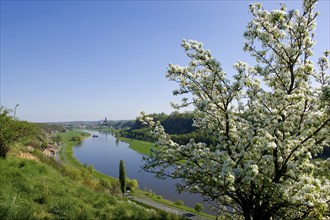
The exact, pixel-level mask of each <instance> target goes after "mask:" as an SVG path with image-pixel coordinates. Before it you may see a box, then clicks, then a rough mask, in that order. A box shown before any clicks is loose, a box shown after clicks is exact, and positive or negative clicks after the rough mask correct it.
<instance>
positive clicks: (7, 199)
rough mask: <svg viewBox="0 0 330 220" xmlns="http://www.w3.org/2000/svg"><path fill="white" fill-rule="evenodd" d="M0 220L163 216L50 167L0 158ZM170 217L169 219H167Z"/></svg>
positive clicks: (145, 217)
mask: <svg viewBox="0 0 330 220" xmlns="http://www.w3.org/2000/svg"><path fill="white" fill-rule="evenodd" d="M0 167H1V172H0V179H1V181H0V189H1V191H0V219H160V218H163V217H166V214H165V213H161V212H156V211H155V210H151V209H146V208H144V207H142V206H139V205H137V204H135V203H132V202H129V201H126V200H125V199H124V198H117V197H114V196H111V195H109V194H108V195H107V194H105V193H102V192H97V191H96V190H92V189H91V188H90V187H86V186H85V185H83V184H82V183H80V182H79V181H78V182H77V181H75V180H72V179H70V178H68V177H66V176H63V175H62V174H61V173H60V172H59V171H58V170H56V169H55V168H53V167H52V166H50V165H47V164H45V163H43V162H40V161H37V160H27V159H22V158H16V157H12V156H10V157H8V158H7V159H3V158H0ZM167 217H170V216H167Z"/></svg>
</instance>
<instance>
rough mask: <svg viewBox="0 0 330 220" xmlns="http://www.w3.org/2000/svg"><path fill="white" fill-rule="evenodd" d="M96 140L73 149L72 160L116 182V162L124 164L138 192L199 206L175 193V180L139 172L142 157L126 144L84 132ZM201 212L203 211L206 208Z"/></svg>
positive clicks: (191, 196) (194, 197)
mask: <svg viewBox="0 0 330 220" xmlns="http://www.w3.org/2000/svg"><path fill="white" fill-rule="evenodd" d="M88 132H89V133H92V134H93V135H94V134H95V135H98V136H99V137H90V138H88V139H86V140H84V141H83V142H82V143H80V144H79V146H78V145H77V146H76V147H75V148H74V156H75V157H76V158H77V159H78V160H79V161H80V162H81V163H82V164H87V165H92V166H93V167H94V168H95V169H96V170H98V171H100V172H102V173H104V174H107V175H109V176H112V177H115V178H118V176H119V161H120V160H124V163H125V168H126V175H127V177H129V178H131V179H137V180H138V183H139V186H140V188H141V189H151V190H152V191H153V192H155V193H156V194H158V195H162V196H163V197H164V198H166V199H170V200H172V201H176V200H182V201H184V204H185V205H187V206H191V207H194V205H195V203H196V202H202V201H203V199H202V197H201V196H199V195H196V194H189V193H188V192H182V193H181V194H179V193H178V192H177V191H176V184H177V183H178V182H179V181H178V180H173V179H170V178H167V179H165V180H160V179H157V178H155V177H154V174H152V173H147V172H145V171H143V170H141V166H142V164H143V161H142V156H143V155H142V154H140V153H137V152H136V151H134V150H132V149H131V148H129V147H128V146H129V145H128V144H127V143H125V142H122V141H119V140H117V139H116V138H115V136H114V135H113V134H111V133H107V132H99V131H88ZM204 206H205V208H206V209H205V211H207V207H206V206H207V204H205V205H204Z"/></svg>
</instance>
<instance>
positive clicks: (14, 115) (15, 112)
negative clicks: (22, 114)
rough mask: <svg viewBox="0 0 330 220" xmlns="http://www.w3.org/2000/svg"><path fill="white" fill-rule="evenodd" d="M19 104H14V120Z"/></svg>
mask: <svg viewBox="0 0 330 220" xmlns="http://www.w3.org/2000/svg"><path fill="white" fill-rule="evenodd" d="M18 106H19V104H16V105H15V108H14V120H16V108H17V107H18Z"/></svg>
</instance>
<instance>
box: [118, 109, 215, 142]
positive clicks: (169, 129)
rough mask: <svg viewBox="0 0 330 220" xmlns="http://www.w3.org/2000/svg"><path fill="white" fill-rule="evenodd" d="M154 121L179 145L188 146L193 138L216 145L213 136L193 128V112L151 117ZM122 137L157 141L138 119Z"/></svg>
mask: <svg viewBox="0 0 330 220" xmlns="http://www.w3.org/2000/svg"><path fill="white" fill-rule="evenodd" d="M149 116H150V117H152V118H153V119H154V121H160V123H161V125H162V126H163V127H164V129H165V131H166V133H168V134H170V135H171V138H172V140H174V141H175V142H177V143H179V144H186V143H188V142H189V141H190V139H191V138H193V139H194V140H195V141H196V142H204V143H207V144H209V145H214V144H215V140H214V138H213V137H212V136H210V135H208V134H207V133H205V132H203V131H201V130H199V129H197V128H196V127H194V126H193V113H192V112H184V113H179V112H173V113H171V114H170V115H167V114H165V113H160V114H156V113H155V114H151V115H149ZM120 135H121V136H123V137H126V138H133V139H137V140H144V141H149V142H154V141H156V140H155V139H154V138H153V137H152V135H151V133H150V130H149V128H148V127H146V126H145V125H143V124H142V123H141V122H140V121H139V119H136V120H135V122H134V124H133V126H132V127H131V128H128V129H125V130H122V131H121V132H120Z"/></svg>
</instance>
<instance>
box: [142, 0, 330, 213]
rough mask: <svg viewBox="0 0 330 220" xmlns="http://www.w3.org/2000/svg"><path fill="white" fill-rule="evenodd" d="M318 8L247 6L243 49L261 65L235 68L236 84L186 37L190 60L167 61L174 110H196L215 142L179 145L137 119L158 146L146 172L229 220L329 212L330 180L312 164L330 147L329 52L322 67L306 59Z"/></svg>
mask: <svg viewBox="0 0 330 220" xmlns="http://www.w3.org/2000/svg"><path fill="white" fill-rule="evenodd" d="M315 5H316V0H304V1H303V7H302V8H303V10H302V12H299V11H298V10H287V8H286V6H285V5H284V4H281V6H280V9H279V10H274V11H270V12H269V11H267V10H265V9H264V8H263V7H262V5H261V4H251V5H250V12H251V14H252V15H253V17H254V18H253V20H252V21H251V22H250V23H249V24H248V26H247V30H246V31H245V33H244V36H245V39H246V42H245V43H244V50H245V51H247V52H249V53H250V54H251V56H253V57H254V58H255V59H256V62H257V65H255V66H249V65H248V64H246V63H243V62H240V61H239V62H237V63H236V64H235V65H234V68H235V69H236V71H237V74H236V75H234V77H233V79H232V80H229V79H228V77H226V74H225V72H224V71H223V70H222V68H221V66H220V64H219V62H218V61H217V60H216V59H214V58H213V57H212V56H211V53H210V51H209V50H205V49H203V44H202V43H199V42H196V41H185V40H184V41H183V42H182V47H183V48H184V50H185V52H186V54H187V56H188V57H189V58H190V63H189V64H188V66H186V67H181V66H178V65H172V64H170V65H169V67H168V71H167V78H169V79H170V80H172V81H175V82H177V83H178V84H179V86H180V88H179V89H178V90H176V91H174V92H173V93H174V95H184V94H190V96H188V97H189V98H188V97H184V98H183V99H182V103H181V104H180V105H174V107H175V108H176V109H180V108H182V107H186V106H188V105H193V106H194V108H195V112H194V125H195V126H196V127H198V128H200V129H203V130H204V131H205V132H208V133H209V134H210V135H212V136H213V137H215V138H216V140H217V143H216V146H215V150H210V146H207V145H206V144H205V143H195V141H194V140H193V139H191V141H190V143H188V144H186V145H179V144H177V143H175V142H173V141H172V140H171V139H170V137H169V135H168V134H166V133H165V131H164V128H163V127H162V126H161V124H160V123H159V122H154V121H153V120H152V118H150V117H147V116H146V115H144V114H143V116H142V120H143V121H144V122H145V123H146V124H149V125H150V126H151V127H153V134H154V135H155V137H156V138H157V139H158V141H157V142H156V145H160V146H161V150H158V151H155V150H154V151H152V153H151V156H150V157H148V158H145V165H144V167H143V168H144V169H145V170H147V171H149V172H154V173H155V174H156V176H157V177H159V178H165V177H172V178H181V179H182V180H183V181H182V183H181V184H180V185H178V189H179V190H189V191H190V192H195V193H200V194H202V195H203V196H204V198H205V199H206V200H207V201H209V203H210V204H211V205H213V206H214V208H215V209H216V210H218V211H219V212H220V213H221V214H223V215H229V216H230V217H234V218H245V219H271V218H272V219H301V218H308V217H309V218H322V217H324V216H325V215H328V214H329V212H327V210H329V207H330V204H329V201H330V183H329V179H326V178H325V177H322V176H317V175H315V173H317V170H318V169H319V168H320V166H321V165H320V164H317V163H313V162H312V156H313V155H315V154H317V153H319V152H321V150H322V149H323V147H324V145H325V144H327V143H329V141H330V135H329V133H330V131H329V128H330V76H329V72H328V60H327V57H328V56H329V51H328V50H327V51H326V52H325V53H324V56H322V57H321V58H319V60H318V62H317V65H315V66H318V68H316V67H314V65H313V63H312V61H311V59H310V57H311V56H312V55H313V51H312V49H313V45H314V43H315V40H314V30H315V26H316V22H315V19H316V17H317V16H318V13H317V12H315V11H314V9H315ZM212 149H213V148H212ZM182 161H184V162H182ZM169 166H174V170H173V171H169V170H168V169H166V168H168V167H169Z"/></svg>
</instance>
